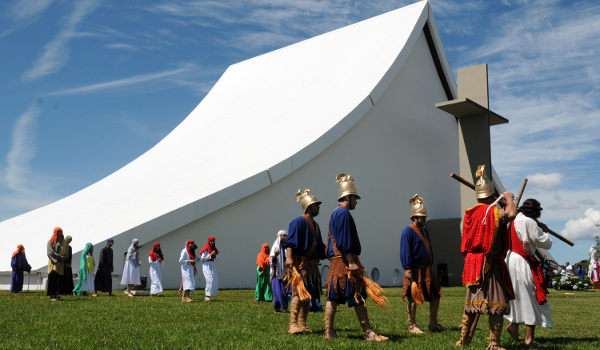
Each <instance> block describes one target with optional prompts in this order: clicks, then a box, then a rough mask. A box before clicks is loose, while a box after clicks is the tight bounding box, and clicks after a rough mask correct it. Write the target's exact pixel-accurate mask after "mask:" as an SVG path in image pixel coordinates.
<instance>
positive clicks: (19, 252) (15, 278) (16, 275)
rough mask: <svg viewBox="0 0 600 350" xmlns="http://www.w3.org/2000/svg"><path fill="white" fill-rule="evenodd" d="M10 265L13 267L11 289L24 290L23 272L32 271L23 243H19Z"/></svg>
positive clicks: (16, 291)
mask: <svg viewBox="0 0 600 350" xmlns="http://www.w3.org/2000/svg"><path fill="white" fill-rule="evenodd" d="M10 267H11V268H12V274H11V280H10V281H11V283H10V291H11V293H19V292H20V291H22V290H23V272H24V271H27V272H31V266H30V265H29V263H28V262H27V258H26V257H25V247H23V245H22V244H19V245H18V246H17V249H16V250H15V251H14V252H13V254H12V258H11V259H10Z"/></svg>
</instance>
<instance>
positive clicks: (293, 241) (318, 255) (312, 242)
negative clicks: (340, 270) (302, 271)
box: [285, 216, 325, 260]
mask: <svg viewBox="0 0 600 350" xmlns="http://www.w3.org/2000/svg"><path fill="white" fill-rule="evenodd" d="M315 226H316V230H315V231H316V232H313V229H312V228H311V225H309V223H308V221H306V219H305V218H304V216H298V217H297V218H295V219H294V220H292V221H291V222H290V224H289V226H288V238H287V241H286V242H285V247H286V248H292V253H293V255H294V256H307V255H310V256H309V258H314V259H319V260H321V259H325V244H323V238H322V237H321V229H320V228H319V224H318V223H317V222H316V221H315ZM313 247H314V250H313V249H312V248H313Z"/></svg>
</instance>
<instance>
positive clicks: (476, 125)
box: [436, 64, 508, 211]
mask: <svg viewBox="0 0 600 350" xmlns="http://www.w3.org/2000/svg"><path fill="white" fill-rule="evenodd" d="M457 84H458V98H457V99H454V100H451V101H444V102H440V103H437V104H436V107H437V108H439V109H441V110H444V111H446V112H448V113H450V114H452V115H454V116H455V117H456V119H457V120H458V124H459V128H458V151H459V152H458V154H459V156H458V157H459V169H456V170H451V171H455V172H458V174H459V175H460V176H462V177H463V178H465V179H467V180H468V181H470V182H472V183H475V179H474V177H473V176H474V174H475V170H476V168H477V165H479V164H485V165H486V171H487V174H486V175H487V176H488V178H490V179H493V175H492V155H491V146H490V126H491V125H497V124H503V123H507V122H508V120H507V119H506V118H504V117H502V116H500V115H498V114H496V113H494V112H492V111H491V110H490V109H489V88H488V69H487V65H486V64H482V65H478V66H471V67H466V68H462V69H459V70H458V72H457ZM460 198H461V209H462V210H463V211H464V210H466V209H468V208H470V207H472V206H473V205H474V204H475V203H476V198H475V193H474V192H473V190H471V189H470V188H468V187H466V186H461V189H460Z"/></svg>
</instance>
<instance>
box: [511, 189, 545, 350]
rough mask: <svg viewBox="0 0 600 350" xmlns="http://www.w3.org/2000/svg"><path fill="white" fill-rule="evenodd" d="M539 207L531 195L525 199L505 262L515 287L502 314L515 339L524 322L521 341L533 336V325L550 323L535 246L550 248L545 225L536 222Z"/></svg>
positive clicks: (539, 262) (540, 208) (529, 342)
mask: <svg viewBox="0 0 600 350" xmlns="http://www.w3.org/2000/svg"><path fill="white" fill-rule="evenodd" d="M541 211H542V207H541V205H540V203H539V202H538V201H537V200H535V199H527V200H526V201H525V202H523V205H522V206H521V207H520V208H519V213H518V214H517V217H516V218H515V220H514V223H513V226H512V228H511V231H512V233H511V247H510V250H509V251H508V253H507V256H506V263H507V265H508V270H509V273H510V278H511V280H512V285H513V289H514V291H515V299H514V300H512V301H510V313H509V314H508V315H506V316H504V317H505V318H506V319H507V320H508V321H509V322H510V324H509V325H508V328H507V330H508V332H509V334H510V335H511V336H512V337H513V339H515V340H518V335H519V324H525V344H526V345H530V344H531V343H532V342H533V340H534V337H535V327H536V326H542V327H552V317H551V310H550V304H549V303H548V302H547V300H546V294H547V291H546V289H545V281H544V277H543V270H542V268H541V261H540V260H539V254H538V255H536V250H537V249H550V247H551V246H552V240H551V239H550V235H549V234H548V233H547V232H548V227H546V225H544V224H542V223H539V222H538V221H537V219H538V218H539V217H540V216H541Z"/></svg>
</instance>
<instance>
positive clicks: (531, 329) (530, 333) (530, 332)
mask: <svg viewBox="0 0 600 350" xmlns="http://www.w3.org/2000/svg"><path fill="white" fill-rule="evenodd" d="M534 339H535V326H530V325H525V345H531V344H533V341H534Z"/></svg>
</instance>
